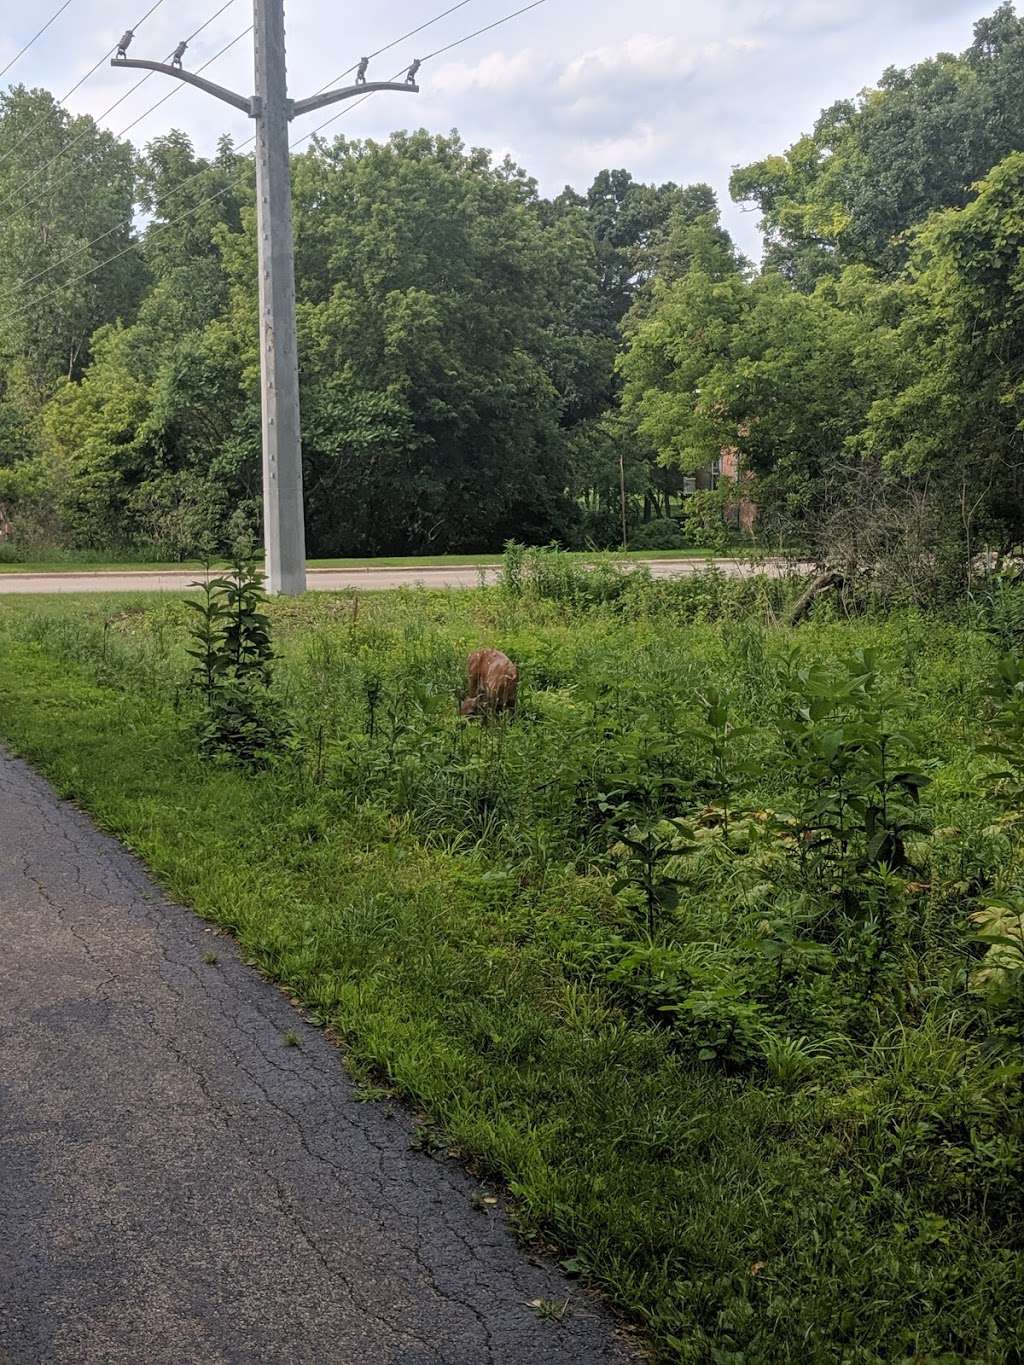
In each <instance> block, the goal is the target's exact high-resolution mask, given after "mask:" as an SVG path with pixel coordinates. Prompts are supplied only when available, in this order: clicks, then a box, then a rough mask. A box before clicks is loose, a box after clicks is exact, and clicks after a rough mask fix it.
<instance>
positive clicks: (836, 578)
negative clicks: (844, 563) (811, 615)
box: [786, 569, 846, 626]
mask: <svg viewBox="0 0 1024 1365" xmlns="http://www.w3.org/2000/svg"><path fill="white" fill-rule="evenodd" d="M845 582H846V575H845V574H841V573H840V572H839V570H838V569H826V570H825V572H824V573H820V574H818V576H817V578H815V579H814V580H813V581H812V583H811V584H810V586H809V587H808V588H807V590H806V592H804V593H803V594H802V595H801V596H800V597H798V598H797V600H796V601H795V602H794V603H793V606H792V607H791V608H790V612H789V615H788V616H787V617H786V624H787V625H789V626H796V625H799V624H800V622H801V621H802V620H803V619H804V617H805V616H806V615H807V613H808V612H809V611H810V609H811V607H813V606H814V604H815V602H816V601H817V600H818V598H819V597H820V596H821V595H822V593H826V592H829V591H830V589H832V588H841V587H842V586H843V584H844V583H845Z"/></svg>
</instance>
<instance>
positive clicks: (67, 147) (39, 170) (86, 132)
mask: <svg viewBox="0 0 1024 1365" xmlns="http://www.w3.org/2000/svg"><path fill="white" fill-rule="evenodd" d="M234 3H235V0H227V3H226V4H224V5H221V7H220V9H219V10H217V11H216V13H214V14H211V15H210V17H209V19H207V21H206V23H205V24H200V26H199V28H197V29H196V31H195V33H193V34H192V35H191V36H190V37H189V38H187V39H186V40H185V41H186V42H191V41H192V39H193V38H196V37H198V35H199V34H200V33H202V31H203V29H205V28H209V26H210V25H211V24H212V23H213V21H214V20H215V19H219V18H220V16H221V15H222V14H223V13H224V11H225V10H226V9H230V8H231V6H232V5H233V4H234ZM251 31H252V25H251V24H250V26H249V28H247V29H246V30H245V32H244V33H240V34H239V35H238V37H237V38H234V39H233V40H232V42H230V43H228V45H227V47H224V48H222V49H221V51H220V52H218V53H217V54H216V56H214V57H211V58H210V61H209V62H207V63H206V66H201V67H200V68H199V70H200V71H205V70H206V67H207V66H209V65H210V62H215V61H216V60H217V57H220V56H222V55H223V54H224V53H225V52H226V51H227V50H228V47H232V46H233V45H234V43H237V42H240V41H241V39H242V38H244V37H245V34H246V33H249V32H251ZM104 60H105V59H104ZM153 75H155V72H153V71H147V72H146V74H145V75H144V76H143V77H142V79H141V80H138V81H136V82H135V84H134V85H133V86H131V87H130V89H128V90H126V91H125V93H124V94H123V95H122V96H121V97H120V99H116V100H115V101H114V103H113V104H112V105H111V106H110V107H109V108H108V109H104V111H103V113H102V114H97V115H96V117H95V118H94V119H93V123H94V124H95V125H99V124H100V123H102V122H103V120H104V119H105V118H107V117H109V115H110V114H112V113H113V112H114V110H115V109H117V108H119V107H120V106H121V105H122V104H124V102H125V100H127V99H130V98H131V96H132V95H134V94H135V92H136V90H138V89H139V87H140V86H143V85H145V84H146V82H147V81H148V80H149V79H150V77H151V76H153ZM171 94H177V90H172V91H171ZM167 99H170V95H164V96H163V97H162V98H161V99H158V100H157V101H156V103H155V104H153V105H151V106H150V108H149V109H147V110H146V111H145V113H143V114H140V115H139V117H138V118H137V119H136V120H135V121H134V122H133V123H130V124H129V125H128V127H129V128H134V127H135V124H136V123H140V122H141V121H142V119H144V118H146V117H147V115H149V114H151V113H152V112H153V110H154V109H158V108H159V107H160V105H161V104H163V103H164V100H167ZM125 131H127V130H122V132H120V133H116V134H115V137H122V136H123V135H124V132H125ZM91 133H92V129H91V128H83V129H82V131H81V132H80V133H79V134H78V136H77V137H73V138H72V139H71V141H70V142H66V143H65V144H64V146H63V147H62V148H61V149H60V151H59V152H56V153H55V154H54V155H53V156H51V157H50V159H49V161H44V162H43V164H42V165H41V166H38V167H36V169H35V170H34V171H33V172H32V173H31V174H30V175H29V176H28V178H27V179H26V180H23V181H22V183H21V184H20V185H19V186H18V187H17V189H15V190H14V191H13V193H11V194H9V195H8V196H7V198H6V199H4V200H3V201H2V202H0V209H3V208H6V207H7V205H8V204H10V203H12V202H13V200H15V199H16V198H17V197H18V195H19V194H21V193H22V191H24V190H26V189H28V187H29V186H30V185H33V184H35V182H36V181H37V180H38V179H39V177H40V176H41V175H43V174H44V172H46V171H47V170H49V168H50V167H51V166H52V165H54V163H55V162H57V161H60V159H61V157H64V156H67V154H68V152H70V151H73V150H74V148H75V147H77V146H78V145H79V143H81V142H84V141H85V139H86V138H87V137H89V136H90V135H91ZM31 203H32V204H35V203H38V199H33V200H32V201H31ZM30 206H31V205H30V204H26V205H23V207H24V208H28V207H30Z"/></svg>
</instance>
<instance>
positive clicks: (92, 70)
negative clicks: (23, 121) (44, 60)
mask: <svg viewBox="0 0 1024 1365" xmlns="http://www.w3.org/2000/svg"><path fill="white" fill-rule="evenodd" d="M163 3H164V0H156V3H155V4H154V5H151V6H150V8H149V9H148V10H146V12H145V14H144V15H143V16H142V18H141V19H136V21H135V27H134V28H133V29H132V32H133V33H137V32H138V30H139V29H140V28H141V27H142V25H143V24H144V23H145V22H146V20H147V19H148V18H149V16H150V15H151V14H154V13H155V12H156V11H157V10H158V9H159V8H160V6H161V5H162V4H163ZM116 51H117V47H116V45H115V46H114V47H108V48H107V50H106V52H104V54H103V56H102V57H101V58H100V59H99V61H98V62H97V63H96V65H95V66H93V67H90V68H89V70H88V71H87V72H86V73H85V75H84V76H83V77H82V78H81V80H79V81H77V82H76V83H75V84H74V85H73V86H72V87H71V89H70V90H69V91H68V92H67V94H66V95H63V96H62V97H61V98H60V99H59V100H58V101H57V103H58V104H67V102H68V100H69V99H70V98H71V96H72V95H73V94H75V92H76V91H78V90H81V88H82V86H83V85H84V84H85V83H86V81H88V80H91V79H92V77H93V76H95V74H96V72H97V71H98V70H99V69H100V67H101V66H102V65H103V64H104V62H106V61H107V59H108V58H109V57H111V56H112V55H113V54H114V53H115V52H116ZM34 127H35V124H33V125H32V128H34ZM32 128H28V129H27V130H26V131H25V133H24V135H23V136H22V137H21V138H20V139H19V140H18V141H17V142H16V143H15V144H14V146H13V147H11V148H9V149H8V150H7V151H6V152H4V154H3V156H0V166H2V165H3V163H4V162H5V161H6V160H7V158H8V157H9V156H13V155H14V153H15V152H16V151H18V149H19V148H21V147H23V146H24V145H25V143H26V142H27V141H28V140H29V138H30V137H31V136H32Z"/></svg>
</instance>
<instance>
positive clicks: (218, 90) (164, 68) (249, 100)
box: [110, 57, 259, 118]
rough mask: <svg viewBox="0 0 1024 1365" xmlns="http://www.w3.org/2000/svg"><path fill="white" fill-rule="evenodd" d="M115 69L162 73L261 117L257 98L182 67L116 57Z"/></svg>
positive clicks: (113, 63) (247, 112)
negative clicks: (239, 92) (129, 68)
mask: <svg viewBox="0 0 1024 1365" xmlns="http://www.w3.org/2000/svg"><path fill="white" fill-rule="evenodd" d="M110 65H111V66H113V67H122V66H131V67H137V68H138V69H139V70H141V71H160V72H162V73H163V74H164V75H165V76H174V77H175V79H176V80H179V81H184V82H185V84H186V85H194V86H195V87H196V89H197V90H204V91H205V92H206V94H208V95H213V96H214V98H215V99H219V100H223V101H224V103H225V104H231V105H233V106H234V107H235V108H236V109H241V111H242V113H243V114H247V115H248V116H249V118H258V117H259V107H258V104H257V101H256V98H255V96H253V95H236V94H235V92H234V91H233V90H227V89H225V87H224V86H223V85H217V84H215V83H214V82H213V81H208V80H205V79H204V78H203V77H202V76H196V75H193V73H192V72H191V71H183V70H182V69H181V68H180V67H177V66H171V65H170V64H169V63H168V62H145V61H141V60H138V61H137V60H135V59H133V58H131V57H115V58H113V59H112V60H111V63H110Z"/></svg>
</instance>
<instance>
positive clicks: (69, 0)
mask: <svg viewBox="0 0 1024 1365" xmlns="http://www.w3.org/2000/svg"><path fill="white" fill-rule="evenodd" d="M71 3H72V0H64V3H63V5H61V7H60V9H59V10H58V11H57V12H56V14H53V15H51V16H50V18H49V19H47V21H46V23H45V24H44V25H43V26H42V28H41V29H40V30H39V32H38V33H34V34H33V35H32V37H31V38H30V39H29V40H28V42H27V43H26V44H25V46H24V47H23V48H22V49H21V51H20V52H16V53H15V55H14V56H13V57H12V58H11V60H10V61H9V62H8V63H7V65H6V66H5V67H4V69H3V70H2V71H0V80H2V79H3V78H4V76H6V75H7V73H8V71H10V69H11V67H12V66H13V65H14V63H15V62H18V61H20V60H21V59H22V57H24V55H25V53H26V52H27V51H28V50H29V48H30V47H32V46H33V45H34V44H35V43H36V42H38V40H39V39H40V38H41V37H42V36H43V34H44V33H45V32H46V30H47V29H48V28H49V27H50V25H51V24H53V23H56V21H57V20H58V19H59V18H60V16H61V15H62V14H63V13H64V11H65V10H66V9H67V7H68V6H69V5H70V4H71Z"/></svg>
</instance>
